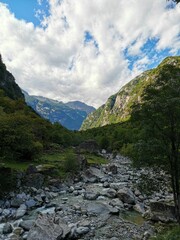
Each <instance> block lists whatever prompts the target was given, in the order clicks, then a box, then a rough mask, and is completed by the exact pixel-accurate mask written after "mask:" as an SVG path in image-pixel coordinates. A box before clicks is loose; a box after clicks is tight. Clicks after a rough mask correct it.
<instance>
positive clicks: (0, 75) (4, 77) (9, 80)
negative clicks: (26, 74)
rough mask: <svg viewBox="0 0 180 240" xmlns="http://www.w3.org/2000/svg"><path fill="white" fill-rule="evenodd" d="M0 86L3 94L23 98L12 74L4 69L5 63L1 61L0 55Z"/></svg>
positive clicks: (13, 97) (12, 97) (15, 98)
mask: <svg viewBox="0 0 180 240" xmlns="http://www.w3.org/2000/svg"><path fill="white" fill-rule="evenodd" d="M0 88H1V89H2V90H3V91H4V93H5V95H6V96H8V97H9V98H11V99H14V100H17V99H19V98H21V99H24V95H23V94H22V92H21V89H20V87H19V86H18V85H17V84H16V82H15V78H14V77H13V75H12V74H11V73H10V72H9V71H8V70H7V69H6V66H5V64H4V63H3V62H2V58H1V55H0Z"/></svg>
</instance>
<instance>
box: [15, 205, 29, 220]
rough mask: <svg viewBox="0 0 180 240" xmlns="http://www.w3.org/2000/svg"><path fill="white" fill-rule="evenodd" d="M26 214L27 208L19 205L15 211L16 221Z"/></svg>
mask: <svg viewBox="0 0 180 240" xmlns="http://www.w3.org/2000/svg"><path fill="white" fill-rule="evenodd" d="M26 212H27V206H26V205H25V204H21V206H20V207H19V208H18V209H17V212H16V219H19V218H21V217H23V216H24V215H25V214H26Z"/></svg>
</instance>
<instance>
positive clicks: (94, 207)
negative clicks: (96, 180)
mask: <svg viewBox="0 0 180 240" xmlns="http://www.w3.org/2000/svg"><path fill="white" fill-rule="evenodd" d="M87 212H88V214H89V215H100V214H108V213H109V212H110V211H109V208H108V206H107V205H105V204H103V203H97V202H94V203H93V202H92V203H89V204H88V206H87Z"/></svg>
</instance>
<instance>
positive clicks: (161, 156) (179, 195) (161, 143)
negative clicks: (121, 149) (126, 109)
mask: <svg viewBox="0 0 180 240" xmlns="http://www.w3.org/2000/svg"><path fill="white" fill-rule="evenodd" d="M179 76H180V58H176V59H171V58H168V59H165V61H164V62H163V63H162V64H161V65H160V67H159V68H158V75H157V76H156V79H155V81H153V82H152V83H151V85H149V86H148V87H147V88H146V89H145V91H144V94H143V96H142V101H141V102H139V103H137V104H135V105H134V108H133V111H132V121H135V122H136V123H137V124H138V125H139V129H140V132H141V135H140V138H139V141H138V142H137V144H135V145H134V146H135V148H136V150H137V154H136V158H135V159H136V162H139V163H140V164H141V165H142V164H143V165H145V164H147V163H148V164H149V165H153V166H154V165H155V164H156V165H158V166H161V167H164V168H165V169H166V170H167V171H169V173H170V174H171V178H172V189H173V196H174V203H175V209H176V216H177V220H178V221H179V222H180V208H179V206H180V184H179V181H180V158H179V146H180V77H179Z"/></svg>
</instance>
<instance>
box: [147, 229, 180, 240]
mask: <svg viewBox="0 0 180 240" xmlns="http://www.w3.org/2000/svg"><path fill="white" fill-rule="evenodd" d="M179 237H180V227H179V226H178V227H174V228H173V229H171V230H168V231H166V232H165V233H162V234H158V235H157V236H156V237H153V238H151V240H179Z"/></svg>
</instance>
